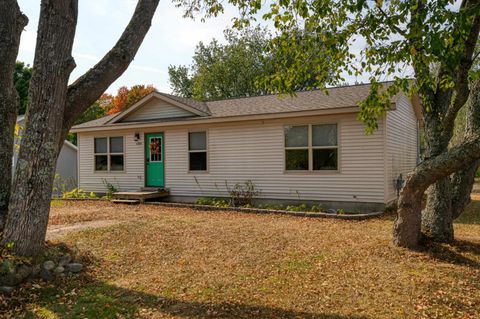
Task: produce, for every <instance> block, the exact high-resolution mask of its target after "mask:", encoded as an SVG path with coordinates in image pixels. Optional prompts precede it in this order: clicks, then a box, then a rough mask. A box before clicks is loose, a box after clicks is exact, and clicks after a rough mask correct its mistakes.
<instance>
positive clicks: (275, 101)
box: [207, 83, 390, 117]
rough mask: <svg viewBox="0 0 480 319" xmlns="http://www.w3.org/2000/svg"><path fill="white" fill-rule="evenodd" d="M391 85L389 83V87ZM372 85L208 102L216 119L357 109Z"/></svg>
mask: <svg viewBox="0 0 480 319" xmlns="http://www.w3.org/2000/svg"><path fill="white" fill-rule="evenodd" d="M388 85H390V83H386V86H388ZM369 90H370V84H360V85H352V86H344V87H336V88H330V89H328V93H327V94H325V93H324V92H323V90H312V91H303V92H297V93H296V96H289V95H264V96H255V97H247V98H238V99H229V100H220V101H212V102H207V106H208V109H209V110H210V112H211V114H212V116H213V117H225V116H241V115H256V114H270V113H284V112H296V111H311V110H322V109H333V108H342V107H352V106H357V105H358V103H359V102H361V101H363V100H364V99H365V98H366V97H367V96H368V94H369V92H370V91H369Z"/></svg>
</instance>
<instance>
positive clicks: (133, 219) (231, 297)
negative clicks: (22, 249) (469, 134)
mask: <svg viewBox="0 0 480 319" xmlns="http://www.w3.org/2000/svg"><path fill="white" fill-rule="evenodd" d="M479 209H480V204H479V203H478V202H474V203H473V204H472V205H471V206H470V207H469V210H468V213H467V214H466V215H465V217H464V218H463V219H462V220H461V221H460V223H458V224H456V225H455V231H456V236H457V238H458V241H457V242H456V243H455V244H453V245H435V246H431V247H429V248H428V249H425V250H424V251H420V252H410V251H406V250H404V249H400V248H396V247H393V246H392V245H391V244H390V240H391V229H392V218H391V217H385V218H382V219H374V220H368V221H340V220H329V219H309V218H300V217H292V216H277V215H255V214H242V213H235V212H220V211H217V212H200V211H194V210H191V209H180V208H167V207H158V206H149V205H140V206H127V205H113V204H110V203H108V202H61V203H58V202H56V203H54V204H53V205H52V214H51V221H50V225H51V226H50V227H51V229H56V228H58V227H60V226H61V225H72V224H78V223H95V222H96V221H110V224H109V226H107V227H102V228H95V229H89V230H82V231H75V232H69V233H65V234H63V235H61V236H54V237H52V245H55V244H59V243H65V244H66V245H67V247H68V249H71V250H72V251H74V252H77V253H78V254H79V255H81V256H83V258H84V259H85V260H86V261H88V263H87V271H86V272H84V273H83V274H81V275H80V276H78V277H75V278H73V279H70V280H63V281H59V282H57V283H56V285H51V284H43V283H40V284H38V285H37V284H35V285H30V286H29V287H26V288H25V289H22V290H21V291H17V292H15V294H14V295H13V296H11V297H9V298H8V299H6V298H5V297H3V299H2V303H1V305H0V307H2V309H3V311H7V310H9V314H10V315H11V316H12V318H338V319H341V318H479V316H480V302H479V300H480V224H479V223H478V220H479V218H478V216H477V217H476V219H475V215H478V211H479ZM475 213H476V214H475ZM89 225H90V224H89ZM4 316H5V317H6V316H7V313H6V312H4ZM2 318H3V317H2Z"/></svg>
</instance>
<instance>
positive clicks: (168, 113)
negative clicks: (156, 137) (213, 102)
mask: <svg viewBox="0 0 480 319" xmlns="http://www.w3.org/2000/svg"><path fill="white" fill-rule="evenodd" d="M191 116H195V114H193V113H191V112H188V111H186V110H184V109H182V108H180V107H178V106H175V105H172V104H170V103H168V102H165V101H163V100H160V99H156V98H154V99H152V100H151V101H149V102H147V103H145V105H143V106H141V107H140V108H139V109H138V110H135V111H134V112H132V113H131V114H129V115H128V116H127V117H126V118H124V119H122V120H121V122H134V121H145V120H153V119H165V118H179V117H191Z"/></svg>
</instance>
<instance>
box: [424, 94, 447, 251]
mask: <svg viewBox="0 0 480 319" xmlns="http://www.w3.org/2000/svg"><path fill="white" fill-rule="evenodd" d="M442 98H443V99H444V100H443V101H439V104H441V105H440V106H439V107H438V108H439V112H437V113H436V114H428V115H427V117H430V118H428V119H427V121H426V123H427V125H426V126H425V139H426V144H427V154H426V155H427V158H428V157H435V156H438V155H440V154H442V153H443V152H445V151H447V150H448V144H449V142H450V139H451V137H452V133H453V128H452V130H451V131H450V132H445V131H444V128H443V125H442V122H441V120H440V118H441V117H440V116H439V115H438V113H443V112H445V110H446V109H447V108H448V104H449V101H450V98H449V97H445V96H443V97H442ZM421 220H422V227H421V228H422V234H423V235H424V236H425V237H426V238H428V239H433V240H437V241H442V242H448V241H450V240H452V239H453V227H452V195H451V183H450V178H449V177H445V178H442V179H440V180H438V181H437V182H435V183H434V184H433V185H431V186H430V187H429V188H428V189H427V203H426V206H425V208H424V210H423V211H422V216H421Z"/></svg>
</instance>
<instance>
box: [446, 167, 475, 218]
mask: <svg viewBox="0 0 480 319" xmlns="http://www.w3.org/2000/svg"><path fill="white" fill-rule="evenodd" d="M479 165H480V161H476V162H475V163H473V164H472V165H470V167H469V168H467V169H466V170H463V171H461V172H458V173H455V174H454V175H453V177H452V220H455V219H457V218H458V217H460V215H461V214H462V213H463V211H464V210H465V208H466V207H467V205H468V204H469V203H470V201H471V199H470V195H471V193H472V188H473V184H474V182H475V174H476V173H477V170H478V167H479Z"/></svg>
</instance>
